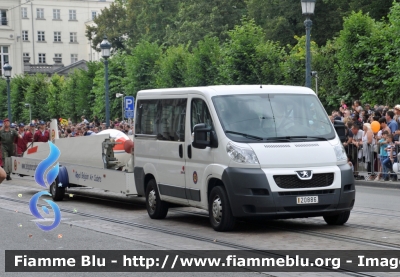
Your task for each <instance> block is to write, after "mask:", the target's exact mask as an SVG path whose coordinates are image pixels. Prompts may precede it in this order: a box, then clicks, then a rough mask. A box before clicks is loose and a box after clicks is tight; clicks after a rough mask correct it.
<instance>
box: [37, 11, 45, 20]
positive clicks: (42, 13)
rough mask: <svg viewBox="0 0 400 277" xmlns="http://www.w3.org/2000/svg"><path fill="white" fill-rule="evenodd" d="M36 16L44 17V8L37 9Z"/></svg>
mask: <svg viewBox="0 0 400 277" xmlns="http://www.w3.org/2000/svg"><path fill="white" fill-rule="evenodd" d="M36 18H40V19H44V9H36Z"/></svg>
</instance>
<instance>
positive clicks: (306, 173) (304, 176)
mask: <svg viewBox="0 0 400 277" xmlns="http://www.w3.org/2000/svg"><path fill="white" fill-rule="evenodd" d="M296 173H297V177H299V179H300V180H310V179H311V178H312V175H313V174H312V171H311V170H300V171H296Z"/></svg>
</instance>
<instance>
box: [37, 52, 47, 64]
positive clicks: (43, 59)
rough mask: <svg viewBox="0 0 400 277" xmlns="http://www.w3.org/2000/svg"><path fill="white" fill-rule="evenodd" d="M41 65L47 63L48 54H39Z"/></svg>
mask: <svg viewBox="0 0 400 277" xmlns="http://www.w3.org/2000/svg"><path fill="white" fill-rule="evenodd" d="M39 63H46V54H44V53H39Z"/></svg>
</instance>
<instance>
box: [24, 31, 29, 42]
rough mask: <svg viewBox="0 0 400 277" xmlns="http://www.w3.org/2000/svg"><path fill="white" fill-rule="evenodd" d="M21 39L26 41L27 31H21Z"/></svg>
mask: <svg viewBox="0 0 400 277" xmlns="http://www.w3.org/2000/svg"><path fill="white" fill-rule="evenodd" d="M22 40H23V41H28V40H29V38H28V31H22Z"/></svg>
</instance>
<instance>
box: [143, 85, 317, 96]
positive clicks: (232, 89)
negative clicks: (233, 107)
mask: <svg viewBox="0 0 400 277" xmlns="http://www.w3.org/2000/svg"><path fill="white" fill-rule="evenodd" d="M199 92H200V93H201V94H203V95H204V96H208V97H212V96H216V95H228V94H254V93H291V94H293V93H295V94H297V93H298V94H315V92H314V91H313V90H311V89H309V88H307V87H300V86H283V85H221V86H208V87H185V88H165V89H151V90H141V91H139V92H138V94H137V97H143V96H144V95H146V96H155V95H160V94H163V95H168V94H169V95H180V94H187V93H199Z"/></svg>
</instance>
